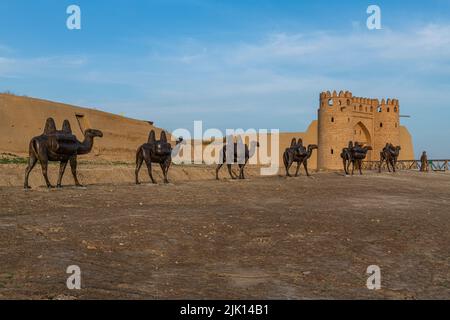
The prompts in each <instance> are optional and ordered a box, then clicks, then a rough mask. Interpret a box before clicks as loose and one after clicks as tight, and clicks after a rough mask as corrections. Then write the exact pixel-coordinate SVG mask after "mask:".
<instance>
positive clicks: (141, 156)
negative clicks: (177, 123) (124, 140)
mask: <svg viewBox="0 0 450 320" xmlns="http://www.w3.org/2000/svg"><path fill="white" fill-rule="evenodd" d="M182 141H183V139H182V138H180V139H178V140H177V142H176V143H177V146H178V145H179V144H180V143H181V142H182ZM172 152H173V150H172V145H171V144H170V143H169V142H168V141H167V135H166V132H165V131H162V132H161V136H160V138H159V140H156V134H155V131H154V130H151V131H150V134H149V136H148V141H147V143H145V144H143V145H141V146H140V147H139V148H138V149H137V152H136V170H135V177H136V184H140V182H139V171H140V170H141V166H142V163H143V162H144V161H145V164H146V165H147V170H148V175H149V176H150V179H151V181H152V183H153V184H156V181H155V179H154V178H153V174H152V162H153V163H159V165H160V167H161V170H162V172H163V176H164V183H169V179H168V178H167V176H168V172H169V168H170V165H171V164H172Z"/></svg>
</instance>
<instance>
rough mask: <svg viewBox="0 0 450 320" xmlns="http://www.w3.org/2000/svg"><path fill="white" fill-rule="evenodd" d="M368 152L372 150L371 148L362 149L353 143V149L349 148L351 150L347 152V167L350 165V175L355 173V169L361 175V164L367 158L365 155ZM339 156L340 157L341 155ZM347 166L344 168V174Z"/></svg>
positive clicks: (360, 145) (359, 145)
mask: <svg viewBox="0 0 450 320" xmlns="http://www.w3.org/2000/svg"><path fill="white" fill-rule="evenodd" d="M349 146H350V144H349ZM344 150H345V149H344ZM370 150H373V149H372V147H371V146H364V147H363V145H362V144H359V143H358V142H355V144H354V146H353V148H351V149H349V151H347V152H348V153H349V156H350V162H348V166H349V165H350V163H351V164H352V175H353V173H354V171H355V167H356V168H357V169H358V170H359V174H360V175H362V162H363V160H364V159H365V158H366V157H367V153H368V152H369V151H370ZM342 153H343V154H345V151H343V152H342ZM341 156H342V154H341ZM348 166H347V168H345V170H346V174H347V172H348V169H349V168H348Z"/></svg>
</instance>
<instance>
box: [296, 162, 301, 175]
mask: <svg viewBox="0 0 450 320" xmlns="http://www.w3.org/2000/svg"><path fill="white" fill-rule="evenodd" d="M301 165H302V164H301V163H300V162H297V170H296V171H295V176H296V177H298V173H299V172H300V166H301Z"/></svg>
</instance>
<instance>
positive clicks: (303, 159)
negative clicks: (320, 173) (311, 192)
mask: <svg viewBox="0 0 450 320" xmlns="http://www.w3.org/2000/svg"><path fill="white" fill-rule="evenodd" d="M315 149H317V145H315V144H310V145H309V146H308V148H305V147H304V146H303V140H302V139H301V138H299V139H298V141H297V140H296V139H295V138H294V139H292V141H291V146H290V147H289V148H287V149H286V151H285V152H284V154H283V162H284V167H285V169H286V176H287V177H291V175H290V173H289V169H290V168H291V166H292V164H293V163H294V162H297V171H296V172H295V176H296V177H298V173H299V171H300V167H301V165H303V167H304V168H305V171H306V175H307V176H308V177H309V176H310V174H309V172H308V159H309V158H311V156H312V152H313V150H315Z"/></svg>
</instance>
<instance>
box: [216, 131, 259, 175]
mask: <svg viewBox="0 0 450 320" xmlns="http://www.w3.org/2000/svg"><path fill="white" fill-rule="evenodd" d="M228 141H230V142H231V143H227V144H225V145H224V146H223V148H222V152H221V154H220V159H219V164H218V165H217V167H216V180H219V171H220V169H221V168H222V167H223V165H224V164H226V165H227V168H228V173H229V175H230V177H231V179H233V180H236V179H240V180H245V174H244V168H245V166H246V165H247V163H248V161H249V159H250V158H252V157H253V156H254V155H255V153H256V148H259V142H257V141H252V142H251V143H250V146H248V145H247V144H244V143H243V142H242V139H241V137H238V139H237V142H234V143H233V142H232V141H233V140H232V138H229V139H228ZM227 147H229V148H227ZM231 148H232V149H231ZM230 159H231V161H230ZM235 163H237V164H238V166H239V176H236V175H235V174H234V173H233V171H232V170H231V167H232V164H235Z"/></svg>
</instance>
